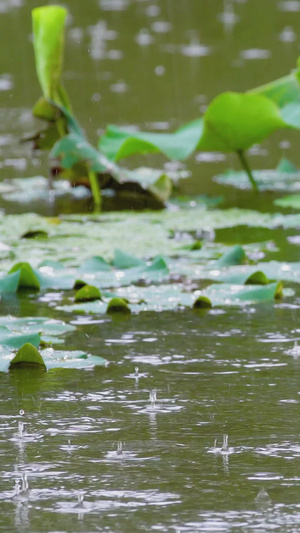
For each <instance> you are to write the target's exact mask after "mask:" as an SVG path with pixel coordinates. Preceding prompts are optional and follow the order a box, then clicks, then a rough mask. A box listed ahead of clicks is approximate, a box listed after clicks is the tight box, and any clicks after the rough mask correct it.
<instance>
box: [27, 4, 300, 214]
mask: <svg viewBox="0 0 300 533" xmlns="http://www.w3.org/2000/svg"><path fill="white" fill-rule="evenodd" d="M66 17H67V10H66V9H65V8H63V7H59V6H44V7H40V8H36V9H34V10H33V12H32V18H33V42H34V50H35V60H36V70H37V74H38V78H39V82H40V85H41V88H42V91H43V97H42V98H41V99H40V100H39V101H38V102H37V104H36V105H35V107H34V114H35V116H37V117H40V118H43V119H44V120H47V121H48V123H49V126H48V127H47V128H46V129H45V130H44V131H43V132H39V133H38V134H37V135H36V136H34V137H32V139H33V140H34V141H35V145H36V147H38V148H51V152H50V157H51V159H52V160H56V159H58V160H59V168H60V169H65V171H67V172H66V174H65V175H67V176H68V177H69V178H71V179H72V181H73V182H76V180H77V181H78V179H79V178H82V177H88V178H89V181H90V186H91V190H92V194H93V198H94V203H95V207H96V209H100V204H101V194H100V189H101V188H105V187H109V188H115V189H117V190H119V191H122V190H124V189H125V190H126V189H127V190H134V191H135V192H139V193H143V194H148V195H150V196H152V197H153V198H154V199H155V200H156V201H157V202H158V203H159V204H160V205H162V204H163V203H164V202H165V201H166V200H167V199H168V198H169V196H170V194H171V190H172V182H171V180H170V178H169V177H168V176H167V175H166V174H165V173H164V172H157V171H153V170H151V169H146V170H145V169H137V170H136V171H129V170H127V169H125V168H123V167H121V166H120V165H119V164H118V163H117V161H119V160H120V159H124V158H126V157H128V156H131V155H133V154H148V153H155V152H161V153H162V154H164V155H165V156H166V157H168V158H170V159H174V160H184V159H186V158H188V157H189V156H190V155H191V154H192V153H193V152H194V151H195V150H205V151H207V150H209V151H222V152H226V153H227V152H236V153H237V155H238V157H239V160H240V162H241V164H242V166H243V168H244V170H245V171H246V175H247V176H248V178H249V180H250V183H251V185H252V187H253V188H254V189H257V188H258V186H257V180H256V177H255V176H254V175H253V172H252V171H251V169H250V167H249V164H248V162H247V160H246V157H245V151H246V150H248V149H249V148H250V147H251V146H252V145H254V144H256V143H260V142H261V141H263V140H264V139H265V138H267V137H268V136H269V135H271V134H272V133H274V132H275V131H277V130H278V129H281V128H293V129H299V127H300V87H299V83H298V81H299V76H300V69H299V65H298V68H297V69H296V70H295V71H294V72H292V73H291V74H289V75H288V76H285V77H284V78H281V79H279V80H276V81H274V82H271V83H270V84H267V85H265V86H262V87H259V88H256V89H254V90H251V91H248V92H247V93H244V94H242V93H236V92H226V93H223V94H220V95H219V96H217V97H216V98H215V99H214V100H213V101H212V102H211V103H210V105H209V106H208V108H207V110H206V112H205V113H204V115H203V117H201V118H198V119H196V120H194V121H192V122H190V123H188V124H186V125H184V126H183V127H181V128H180V129H178V130H177V131H175V132H174V133H152V132H139V131H138V132H132V131H128V130H126V129H122V128H118V127H117V126H108V128H107V130H106V133H105V135H103V136H102V137H101V138H100V140H99V146H98V148H95V147H93V146H92V145H91V144H90V143H89V142H88V140H87V139H86V137H85V135H84V132H83V131H82V129H81V127H80V126H79V124H78V122H77V121H76V119H75V117H74V114H73V112H72V109H71V106H70V103H69V100H68V98H67V95H66V92H65V90H64V88H63V86H62V84H61V74H62V57H63V43H64V26H65V20H66ZM55 168H56V171H57V165H56V167H55ZM70 169H71V173H70V172H69V171H70Z"/></svg>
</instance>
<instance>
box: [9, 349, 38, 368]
mask: <svg viewBox="0 0 300 533" xmlns="http://www.w3.org/2000/svg"><path fill="white" fill-rule="evenodd" d="M16 365H22V367H23V366H26V367H27V366H28V365H29V366H30V365H40V366H41V367H43V368H44V369H45V370H46V365H45V363H44V359H43V358H42V356H41V354H40V352H39V351H38V350H37V349H36V347H35V346H33V345H32V344H30V343H26V344H24V345H23V346H22V348H20V349H19V350H18V352H17V354H16V355H15V357H14V358H13V359H12V360H11V361H10V364H9V368H10V369H11V368H13V367H15V366H16Z"/></svg>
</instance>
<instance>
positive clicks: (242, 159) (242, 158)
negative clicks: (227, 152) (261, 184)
mask: <svg viewBox="0 0 300 533" xmlns="http://www.w3.org/2000/svg"><path fill="white" fill-rule="evenodd" d="M236 153H237V155H238V158H239V160H240V162H241V165H242V167H243V168H244V169H245V172H246V174H247V176H248V178H249V180H250V183H251V185H252V187H253V190H254V191H256V192H258V191H259V189H258V185H257V183H256V181H255V179H254V177H253V174H252V171H251V168H250V166H249V163H248V161H247V159H246V157H245V153H244V151H243V150H237V152H236Z"/></svg>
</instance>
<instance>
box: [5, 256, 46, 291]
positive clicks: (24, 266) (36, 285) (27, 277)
mask: <svg viewBox="0 0 300 533" xmlns="http://www.w3.org/2000/svg"><path fill="white" fill-rule="evenodd" d="M13 272H20V279H19V285H18V289H34V290H37V291H38V290H40V288H41V285H40V281H39V278H38V275H37V272H36V271H35V270H34V269H33V268H32V267H31V266H30V264H29V263H25V262H21V263H17V264H16V265H14V266H13V267H12V268H11V269H10V271H9V274H12V273H13Z"/></svg>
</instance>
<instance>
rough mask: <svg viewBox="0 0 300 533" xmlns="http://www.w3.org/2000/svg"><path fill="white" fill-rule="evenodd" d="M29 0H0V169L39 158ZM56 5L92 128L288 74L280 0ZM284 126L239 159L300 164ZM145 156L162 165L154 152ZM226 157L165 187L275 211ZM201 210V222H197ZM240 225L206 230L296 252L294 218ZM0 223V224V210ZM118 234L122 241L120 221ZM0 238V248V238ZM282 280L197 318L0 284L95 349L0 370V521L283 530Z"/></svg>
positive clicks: (2, 310)
mask: <svg viewBox="0 0 300 533" xmlns="http://www.w3.org/2000/svg"><path fill="white" fill-rule="evenodd" d="M45 3H46V2H45ZM48 3H49V4H50V3H51V2H48ZM40 4H41V2H36V1H34V0H26V1H25V0H24V1H22V0H0V14H1V16H0V39H1V46H2V49H3V50H4V51H6V50H7V53H5V52H4V53H3V54H1V75H0V91H1V102H2V103H1V109H0V114H1V122H0V153H1V163H0V165H1V168H0V171H1V181H2V180H4V179H6V178H17V177H24V176H26V177H31V176H35V175H44V176H47V173H48V169H47V159H46V157H44V156H43V157H42V158H40V157H37V155H36V154H32V153H31V152H30V148H29V146H28V145H24V144H20V143H19V139H20V138H21V137H22V136H23V135H26V134H28V132H29V131H33V130H34V128H35V127H36V123H35V122H34V121H33V119H32V117H31V107H32V105H33V103H34V102H35V101H36V99H37V98H38V96H39V87H38V84H37V81H36V77H35V71H34V62H33V53H32V43H31V39H30V25H31V21H30V12H31V9H32V8H33V7H36V6H37V5H40ZM64 5H65V6H67V7H68V8H69V10H70V13H71V16H70V20H69V25H68V29H67V39H66V60H65V85H66V87H67V90H68V93H69V94H70V97H71V100H72V102H73V106H74V109H75V111H76V115H77V116H78V118H79V119H80V121H81V123H82V124H83V126H84V127H85V129H86V131H87V134H88V136H89V138H90V140H91V141H93V142H96V139H97V137H98V136H99V134H100V133H101V132H103V131H104V128H105V125H106V124H107V123H116V124H119V125H131V126H137V127H141V128H143V129H145V128H146V129H149V130H150V129H156V130H162V131H164V130H169V129H174V128H176V127H178V126H179V125H181V124H182V123H184V122H186V121H188V120H190V119H193V118H195V117H196V116H198V115H199V113H201V112H203V110H204V109H205V106H206V105H207V103H208V102H209V101H210V100H211V99H212V98H213V97H214V96H215V95H217V94H218V93H219V92H221V91H224V90H229V89H231V90H240V91H244V90H247V89H248V88H250V87H252V86H253V87H254V86H257V85H260V84H263V83H265V82H267V81H269V80H272V79H275V78H276V77H280V76H282V75H284V74H286V73H287V72H288V71H289V70H290V69H292V68H294V66H295V63H296V58H297V55H298V54H299V41H298V38H297V35H298V30H299V16H300V2H299V1H297V0H292V1H290V0H282V1H280V0H279V1H278V2H277V1H274V0H264V1H263V2H261V0H248V1H247V0H236V1H234V0H227V1H226V0H224V1H221V0H214V1H212V0H173V1H172V0H160V1H158V0H157V1H155V0H139V1H138V0H97V1H96V0H89V2H85V3H84V4H83V3H82V2H74V0H73V2H72V1H71V0H66V1H65V2H64ZM296 135H297V134H296V133H287V132H283V133H280V134H276V135H275V136H273V137H272V138H271V139H270V140H268V141H266V142H265V143H264V144H262V145H261V146H259V147H255V148H253V149H252V150H251V151H250V160H251V162H252V164H253V166H254V167H255V168H273V167H274V166H276V164H277V162H278V159H279V158H280V157H281V156H286V157H289V158H290V159H291V160H292V161H293V162H294V163H295V164H298V166H299V164H300V158H299V150H298V138H297V137H296ZM136 162H138V163H139V161H137V160H135V161H133V163H132V164H135V163H136ZM147 162H149V164H157V165H159V164H161V165H163V164H165V163H164V161H162V160H161V159H160V158H159V157H156V158H149V161H148V160H147ZM228 166H235V167H236V168H238V165H237V163H236V161H235V159H234V157H232V158H231V157H228V158H227V159H225V158H224V157H223V155H222V154H210V153H207V154H203V153H201V154H196V155H195V156H194V157H192V159H191V160H190V161H189V162H188V163H186V164H185V167H184V168H186V169H187V170H188V171H189V172H190V177H189V178H187V179H185V180H183V181H181V182H180V192H181V193H183V194H192V195H198V194H203V193H208V194H212V195H215V196H216V195H224V196H225V200H224V203H223V205H222V208H226V207H231V206H234V205H235V206H236V205H238V206H239V207H241V208H251V209H254V208H255V209H260V211H261V213H263V212H266V211H269V212H270V211H275V207H274V205H273V201H274V199H275V198H276V197H277V196H279V194H278V193H267V192H265V193H262V194H261V195H260V196H259V198H257V197H255V196H253V195H252V194H249V192H247V191H245V190H238V189H235V188H233V187H228V186H227V187H226V186H224V185H220V184H217V183H216V182H214V181H213V180H212V176H214V175H215V174H220V173H221V172H222V171H224V170H225V169H226V168H228ZM1 207H2V208H4V209H5V212H6V213H8V214H9V213H22V212H28V211H32V210H33V211H36V212H38V213H42V214H51V215H52V214H57V213H61V212H64V213H69V212H72V210H74V211H77V212H80V211H86V210H87V209H88V204H87V202H86V200H84V199H83V200H80V201H78V202H75V201H74V200H73V201H72V202H71V201H70V200H67V199H66V200H64V199H60V200H59V202H57V203H56V204H54V205H53V204H52V205H50V204H44V203H42V204H40V203H38V202H31V203H27V204H18V203H17V202H8V201H6V202H5V201H1ZM261 216H263V215H261ZM174 217H176V214H174ZM191 217H193V215H192V211H191ZM10 220H11V219H10ZM108 223H109V222H106V226H107V224H108ZM1 224H2V222H1ZM10 224H12V225H13V223H12V222H10V223H8V225H9V230H11V228H10ZM19 224H20V223H19ZM198 224H199V228H198V230H199V232H200V233H201V230H202V229H203V227H202V220H201V219H200V218H199V221H198ZM106 226H105V227H106ZM194 226H195V221H193V227H194ZM256 226H258V227H256V228H254V227H252V228H248V227H246V226H245V224H243V225H239V224H237V225H236V226H235V227H234V228H228V227H227V226H226V224H224V227H222V225H219V226H218V225H216V229H215V233H212V235H209V236H208V241H211V242H210V245H211V246H213V244H212V242H213V243H215V244H217V245H219V246H222V245H229V244H236V243H243V244H246V245H248V253H250V255H251V254H252V256H251V257H252V258H253V259H255V260H256V261H259V260H261V259H263V260H264V261H267V260H271V259H273V260H274V259H276V260H277V261H298V260H299V244H300V239H299V237H298V235H297V233H298V230H297V228H298V227H299V223H298V225H297V224H295V225H294V226H293V225H292V226H291V227H290V228H289V229H284V228H283V227H282V226H281V227H277V228H275V229H269V228H268V227H267V224H265V223H264V224H263V227H261V228H260V227H259V223H257V224H256ZM101 227H102V232H103V231H105V229H104V230H103V225H102V226H101V224H99V228H100V229H99V233H101ZM205 229H207V226H205ZM1 231H2V232H3V235H6V233H5V232H6V229H5V228H4V226H3V227H2V226H1ZM7 232H8V229H7ZM75 234H76V232H75ZM3 235H2V236H3ZM1 238H2V237H1ZM102 238H103V233H102ZM121 238H122V236H121V237H120V239H121ZM104 239H105V236H104V238H103V240H104ZM87 240H88V239H87ZM264 243H267V244H266V245H264ZM22 246H23V248H22V249H24V250H25V252H26V253H27V254H28V256H27V257H24V258H23V260H24V261H27V260H28V261H29V260H30V259H31V255H32V256H33V255H34V257H36V255H38V254H35V253H34V252H33V251H32V250H31V248H30V246H31V243H29V245H28V246H27V247H26V246H25V245H22ZM251 246H252V248H251ZM109 247H110V249H111V251H112V250H113V249H114V247H115V244H114V242H111V243H108V249H109ZM124 247H125V248H126V249H128V248H130V251H131V253H134V242H132V241H131V239H130V238H128V241H126V235H124ZM42 249H43V247H42V246H41V247H40V248H39V254H40V255H39V258H40V260H42V259H43V256H42V255H41V253H42V252H41V250H42ZM67 249H68V253H69V251H70V250H71V248H70V247H69V248H67ZM3 250H4V251H3ZM1 252H3V254H4V261H6V262H7V261H9V260H10V259H9V257H8V256H7V254H6V250H5V248H4V249H2V248H1ZM160 252H161V250H160V249H158V250H157V253H160ZM76 253H77V254H78V255H80V247H79V250H77V252H76ZM82 253H85V251H82ZM137 255H139V254H138V253H137ZM82 259H84V257H83V258H82ZM81 262H82V261H81ZM5 264H6V263H5ZM295 281H296V282H297V281H299V275H297V276H296V279H295ZM287 285H288V286H289V287H290V288H292V289H293V290H294V291H295V294H294V296H290V297H289V298H287V299H284V300H282V301H275V302H265V303H260V304H255V303H253V304H251V305H247V306H244V307H230V306H229V307H224V306H223V307H222V306H221V307H214V308H212V309H211V310H210V311H208V312H205V313H200V314H195V313H194V312H193V311H192V310H178V311H177V312H174V311H164V312H159V313H158V312H157V313H155V312H148V311H146V312H141V313H139V314H132V315H131V316H130V317H127V318H126V319H123V320H115V319H111V318H109V317H107V316H106V315H103V314H102V315H99V314H95V315H85V314H84V313H83V312H81V313H79V314H78V313H77V314H75V313H69V314H68V315H66V312H64V311H63V310H62V309H57V308H56V304H55V301H58V302H60V301H61V300H63V299H64V296H62V294H61V292H60V291H54V292H53V293H51V292H50V295H49V294H48V295H44V296H42V297H41V296H40V295H38V296H37V295H36V294H33V293H30V292H29V293H25V294H22V295H20V296H18V297H17V298H11V299H9V298H6V299H3V300H1V301H0V314H1V316H5V315H7V314H13V315H15V316H22V317H28V316H31V317H51V318H55V319H61V320H64V321H67V322H69V323H70V324H71V325H73V326H75V328H74V329H73V331H71V332H69V333H68V334H67V337H66V341H65V345H67V348H68V349H70V350H75V349H76V350H83V351H88V352H90V353H93V354H95V355H100V356H101V357H103V358H105V359H106V360H107V361H108V362H109V364H108V366H106V367H96V368H92V369H85V370H72V369H57V370H51V371H49V372H47V373H42V374H41V373H39V372H37V373H32V372H31V373H30V372H27V371H14V372H11V373H0V394H1V396H0V398H1V403H0V406H1V407H0V440H1V446H0V458H1V459H0V471H1V479H0V511H1V512H0V526H1V530H3V531H7V532H10V531H11V532H13V531H18V532H19V531H21V532H30V533H33V532H36V533H43V532H48V533H50V532H58V531H59V532H60V533H62V532H64V533H73V532H84V533H94V532H97V531H107V532H120V533H121V532H127V531H128V532H132V531H159V532H160V531H162V532H164V531H165V532H174V533H183V532H185V533H186V532H194V531H201V532H202V531H203V532H206V531H213V532H218V531H222V532H223V531H224V532H225V531H226V532H227V531H228V532H229V531H241V532H248V531H249V532H250V531H269V530H270V531H271V530H272V531H278V532H279V531H280V532H285V531H286V532H294V531H295V532H296V531H299V528H300V525H299V524H300V504H299V484H300V476H299V474H298V471H297V469H296V465H297V464H298V461H299V457H300V426H299V423H298V422H297V420H298V415H299V402H300V397H299V394H300V388H299V382H300V365H299V361H300V359H299V356H300V348H298V347H297V344H295V343H297V342H299V345H300V326H299V306H300V292H299V286H298V285H297V283H289V284H287ZM63 303H66V302H64V301H63ZM225 435H228V446H226V443H225V444H224V446H223V444H222V443H223V439H225V441H226V437H225V438H224V436H225Z"/></svg>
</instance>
